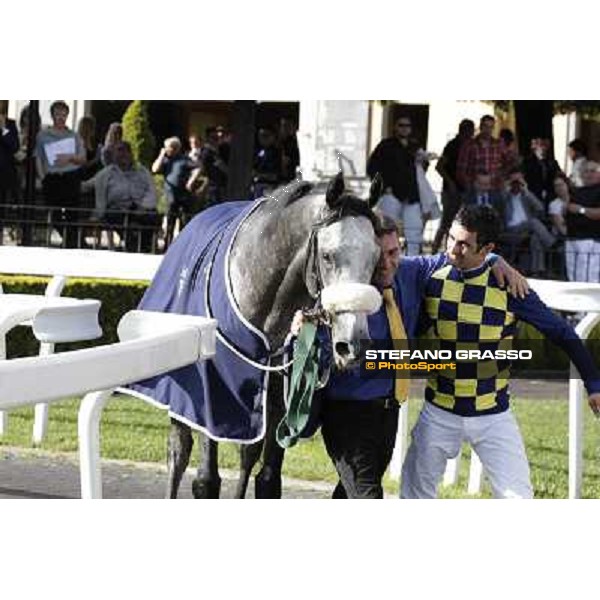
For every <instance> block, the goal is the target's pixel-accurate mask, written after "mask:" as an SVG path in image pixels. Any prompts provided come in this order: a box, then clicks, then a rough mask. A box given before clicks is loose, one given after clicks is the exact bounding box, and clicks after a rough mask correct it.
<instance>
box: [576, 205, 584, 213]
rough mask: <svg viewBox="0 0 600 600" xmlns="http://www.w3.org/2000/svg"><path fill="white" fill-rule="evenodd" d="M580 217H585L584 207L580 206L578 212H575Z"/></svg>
mask: <svg viewBox="0 0 600 600" xmlns="http://www.w3.org/2000/svg"><path fill="white" fill-rule="evenodd" d="M577 212H578V213H579V214H580V215H585V213H586V210H585V206H580V207H579V210H578V211H577Z"/></svg>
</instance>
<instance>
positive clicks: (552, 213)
mask: <svg viewBox="0 0 600 600" xmlns="http://www.w3.org/2000/svg"><path fill="white" fill-rule="evenodd" d="M554 192H555V193H556V198H554V200H552V202H550V204H549V205H548V216H549V217H550V220H551V221H552V233H554V234H555V235H558V236H562V237H565V236H566V235H567V224H566V222H565V213H566V210H567V204H568V203H569V184H568V183H567V181H566V179H565V178H564V177H562V176H558V177H556V178H555V179H554Z"/></svg>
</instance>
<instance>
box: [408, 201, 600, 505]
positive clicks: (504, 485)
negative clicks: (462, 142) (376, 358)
mask: <svg viewBox="0 0 600 600" xmlns="http://www.w3.org/2000/svg"><path fill="white" fill-rule="evenodd" d="M499 234H500V219H499V217H498V215H497V213H496V212H495V211H494V210H493V209H492V208H490V207H489V206H468V207H465V208H463V209H462V210H461V211H460V212H459V213H458V215H457V217H456V219H455V221H454V223H453V224H452V228H451V229H450V232H449V234H448V246H447V252H446V255H445V257H444V260H443V262H442V263H441V264H440V265H438V268H436V269H435V270H434V272H433V273H429V274H427V275H425V276H424V277H421V275H423V274H422V273H421V274H419V275H418V278H419V285H420V286H421V290H422V293H423V294H424V303H423V308H422V310H421V313H422V315H423V317H424V318H425V321H426V326H427V327H428V328H429V332H430V337H432V338H433V339H436V340H438V341H439V344H440V348H441V349H442V350H447V351H450V352H455V351H456V350H459V349H460V347H461V345H462V347H463V348H464V347H465V346H464V344H470V346H469V348H471V349H473V348H479V349H480V350H482V351H483V350H486V351H490V352H491V353H493V352H495V351H496V350H498V349H503V350H507V349H509V348H510V343H511V339H512V338H513V336H514V334H515V333H516V325H517V322H518V321H519V320H523V321H526V322H528V323H531V324H532V325H533V326H534V327H536V328H537V329H538V330H539V331H541V332H542V333H543V334H544V335H545V336H546V337H547V338H548V339H550V340H551V341H553V342H555V343H556V344H557V345H560V347H561V348H562V349H563V350H565V351H566V352H567V354H568V355H569V358H570V359H571V361H572V362H573V363H574V364H575V366H576V367H577V369H578V371H579V373H580V375H581V377H582V379H583V381H584V384H585V387H586V389H587V391H588V393H589V404H590V407H591V408H592V410H593V411H594V412H595V413H596V414H598V412H599V411H600V373H599V372H598V370H597V368H596V366H595V364H594V361H593V359H592V357H591V356H590V354H589V352H588V351H587V349H586V348H585V346H584V345H583V343H582V341H581V340H580V339H579V337H578V336H577V334H576V333H575V331H574V330H573V328H572V327H571V326H570V325H569V324H568V323H567V322H566V321H565V320H563V319H561V318H560V317H558V316H556V315H555V314H554V313H553V312H552V311H551V310H550V309H549V308H548V307H547V306H546V305H545V304H544V303H543V302H542V301H541V300H540V299H539V297H538V296H537V294H535V293H534V292H531V293H529V294H528V295H527V296H525V297H512V296H510V295H509V294H508V293H507V291H506V290H505V289H503V288H502V285H501V284H500V283H499V281H498V280H497V277H496V274H495V273H494V272H493V271H492V270H491V269H490V265H489V261H488V260H487V259H488V257H489V254H490V252H491V251H492V249H493V248H494V245H495V243H496V242H497V240H498V237H499ZM509 378H510V362H509V361H507V360H502V357H501V356H499V357H498V358H497V359H494V358H491V357H490V358H487V357H486V358H483V357H482V359H479V360H468V361H461V360H458V361H456V370H455V371H451V372H448V373H447V372H446V371H436V374H435V375H434V376H433V377H432V378H431V379H429V381H428V383H427V387H426V390H425V400H426V402H425V405H424V407H423V410H422V411H421V415H420V417H419V421H418V423H417V425H416V426H415V427H414V429H413V432H412V444H411V446H410V448H409V450H408V453H407V456H406V460H405V462H404V465H403V469H402V488H401V496H402V497H403V498H435V497H436V494H437V486H438V483H439V481H440V479H441V477H442V475H443V473H444V469H445V466H446V461H447V460H448V459H450V458H454V457H455V456H456V455H457V454H458V452H459V450H460V448H461V445H462V443H463V442H465V441H466V442H468V443H470V444H471V446H472V447H473V449H474V450H475V452H476V453H477V455H478V456H479V458H480V459H481V462H482V463H483V467H484V469H485V471H486V474H487V476H488V478H489V480H490V484H491V487H492V493H493V495H494V497H496V498H531V497H532V496H533V490H532V487H531V481H530V475H529V464H528V461H527V456H526V453H525V447H524V444H523V440H522V438H521V434H520V432H519V428H518V425H517V422H516V420H515V418H514V416H513V414H512V412H511V411H510V408H509V391H508V381H509Z"/></svg>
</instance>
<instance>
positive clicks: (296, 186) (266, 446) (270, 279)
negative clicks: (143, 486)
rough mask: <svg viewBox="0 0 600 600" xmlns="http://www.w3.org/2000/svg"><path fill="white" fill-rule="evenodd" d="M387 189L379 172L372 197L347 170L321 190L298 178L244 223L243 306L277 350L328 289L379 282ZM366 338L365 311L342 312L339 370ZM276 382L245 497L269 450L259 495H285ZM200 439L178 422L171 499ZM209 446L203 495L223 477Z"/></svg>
mask: <svg viewBox="0 0 600 600" xmlns="http://www.w3.org/2000/svg"><path fill="white" fill-rule="evenodd" d="M380 194H381V183H380V180H379V179H378V178H376V180H375V181H374V183H373V185H372V186H371V191H370V195H369V199H368V201H366V202H365V201H364V200H362V199H360V198H358V197H356V196H355V195H353V194H352V193H350V192H349V191H348V190H347V189H346V188H345V184H344V179H343V176H342V175H341V174H340V175H338V176H337V177H335V178H334V179H333V180H332V181H331V182H330V183H329V185H328V187H327V189H326V190H325V189H323V190H322V191H320V192H319V191H318V190H317V189H312V188H311V187H310V186H309V185H308V184H306V183H303V182H295V183H292V184H290V185H289V186H287V187H286V188H284V189H280V190H277V191H275V192H274V193H273V196H272V197H269V199H268V200H267V201H266V202H264V203H263V204H262V205H261V206H260V207H259V208H258V209H257V210H256V211H254V212H253V213H252V214H251V215H250V217H249V218H248V219H247V220H246V221H245V222H244V224H243V226H242V227H241V228H240V230H239V231H238V233H237V235H236V237H235V240H234V242H233V245H232V248H231V252H230V258H229V277H230V281H231V290H232V293H233V297H234V299H235V301H236V303H237V306H238V307H239V310H240V312H241V313H242V314H243V316H244V317H245V318H246V319H247V320H248V321H249V322H250V323H251V324H252V325H253V326H254V327H256V328H257V329H258V330H260V331H262V332H264V334H265V335H266V337H267V338H268V340H269V342H270V346H271V348H277V349H279V348H281V347H282V345H283V344H284V341H285V338H286V336H287V334H288V332H289V328H290V324H291V322H292V318H293V316H294V314H295V312H296V311H297V310H298V309H301V308H303V307H312V306H314V304H315V301H316V300H317V299H318V298H319V296H320V294H321V292H322V290H323V289H324V288H328V289H332V288H334V287H335V286H336V284H363V285H368V284H370V282H371V277H372V274H373V271H374V268H375V266H376V263H377V260H378V258H379V253H380V250H379V246H378V244H377V239H376V228H377V220H376V218H375V217H374V215H373V213H372V212H371V208H370V207H371V206H373V205H374V204H375V202H376V201H377V199H378V198H379V196H380ZM209 210H210V209H209ZM350 287H351V286H350ZM340 288H343V285H342V286H340ZM367 338H368V332H367V320H366V313H364V312H357V311H353V310H352V309H348V308H347V307H346V309H345V310H344V309H342V310H341V311H340V314H337V315H336V316H335V318H334V319H333V323H332V329H331V339H332V350H333V358H334V360H335V363H336V367H337V368H341V369H343V368H346V367H347V366H349V365H350V364H352V363H353V362H355V361H356V360H357V358H358V345H359V342H360V340H361V339H363V340H364V339H367ZM268 381H269V383H268V391H267V407H266V433H265V436H264V441H261V442H258V443H254V444H244V445H242V446H241V469H240V478H239V482H238V485H237V489H236V494H235V495H236V497H237V498H243V497H245V495H246V490H247V486H248V483H249V478H250V474H251V471H252V468H253V467H254V465H255V464H256V463H257V461H258V460H259V459H260V456H261V452H262V451H263V450H264V452H263V464H262V468H261V469H260V472H259V473H258V474H257V476H256V479H255V496H256V497H257V498H279V497H281V468H282V463H283V456H284V451H283V449H281V448H280V447H279V446H278V444H277V443H276V440H275V434H274V432H275V428H276V426H277V424H278V423H279V421H280V419H281V417H282V415H283V412H284V404H283V395H282V387H283V379H282V377H281V376H280V375H279V374H272V376H270V377H269V380H268ZM192 446H193V437H192V430H191V428H190V427H189V426H188V425H187V424H185V423H182V422H180V421H179V420H176V419H172V420H171V431H170V435H169V441H168V458H167V465H168V486H167V497H168V498H176V497H177V491H178V488H179V485H180V482H181V478H182V475H183V473H184V472H185V469H186V468H187V465H188V463H189V460H190V454H191V450H192ZM202 446H203V449H202V455H201V460H200V466H199V468H198V474H197V477H196V479H195V480H194V482H193V494H194V496H195V497H196V498H217V497H218V496H219V492H220V484H221V480H220V477H219V473H218V465H217V463H218V446H217V442H215V441H212V440H210V439H209V438H208V437H206V436H204V438H203V443H202Z"/></svg>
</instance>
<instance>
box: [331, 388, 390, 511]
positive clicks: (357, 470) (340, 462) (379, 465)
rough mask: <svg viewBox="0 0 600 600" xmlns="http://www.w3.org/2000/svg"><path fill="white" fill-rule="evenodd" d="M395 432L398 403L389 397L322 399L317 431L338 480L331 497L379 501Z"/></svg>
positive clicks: (381, 496)
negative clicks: (373, 398) (318, 429)
mask: <svg viewBox="0 0 600 600" xmlns="http://www.w3.org/2000/svg"><path fill="white" fill-rule="evenodd" d="M397 430H398V403H397V402H396V401H395V400H393V399H391V398H388V399H385V400H384V399H378V400H330V399H328V400H324V402H323V413H322V426H321V431H322V434H323V440H324V442H325V447H326V449H327V453H328V454H329V457H330V458H331V460H332V462H333V464H334V465H335V468H336V470H337V472H338V475H339V478H340V481H339V483H338V485H337V486H336V488H335V490H334V492H333V496H332V497H333V498H339V499H342V498H383V487H382V485H381V480H382V478H383V474H384V473H385V470H386V469H387V467H388V465H389V464H390V460H391V459H392V454H393V452H394V445H395V443H396V432H397Z"/></svg>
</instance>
